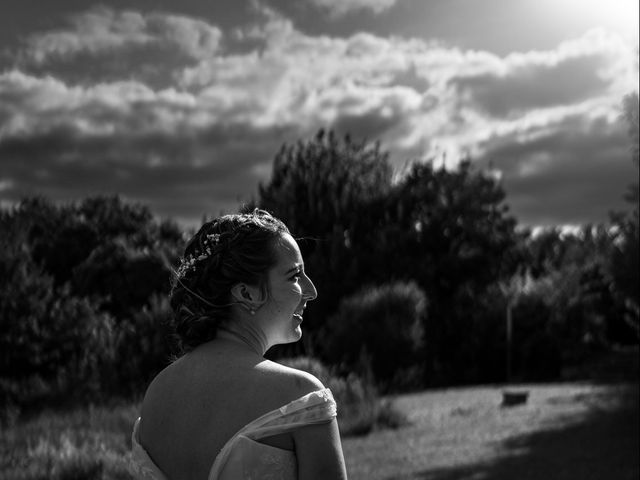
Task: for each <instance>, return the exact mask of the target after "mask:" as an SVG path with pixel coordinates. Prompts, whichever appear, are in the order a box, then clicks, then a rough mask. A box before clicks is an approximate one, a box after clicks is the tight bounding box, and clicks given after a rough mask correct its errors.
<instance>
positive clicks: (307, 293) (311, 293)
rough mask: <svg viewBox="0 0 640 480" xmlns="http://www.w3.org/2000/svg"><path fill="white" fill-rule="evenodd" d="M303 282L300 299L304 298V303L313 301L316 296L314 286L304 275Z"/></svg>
mask: <svg viewBox="0 0 640 480" xmlns="http://www.w3.org/2000/svg"><path fill="white" fill-rule="evenodd" d="M304 280H305V282H304V289H303V291H302V298H304V299H305V300H306V301H311V300H315V298H316V297H317V296H318V291H317V290H316V286H315V285H314V284H313V282H312V281H311V279H310V278H309V277H308V276H307V275H306V274H305V275H304Z"/></svg>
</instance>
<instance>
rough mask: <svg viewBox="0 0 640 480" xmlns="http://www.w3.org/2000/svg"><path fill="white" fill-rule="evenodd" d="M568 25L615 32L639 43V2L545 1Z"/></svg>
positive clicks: (611, 0) (635, 0)
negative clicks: (599, 28)
mask: <svg viewBox="0 0 640 480" xmlns="http://www.w3.org/2000/svg"><path fill="white" fill-rule="evenodd" d="M545 3H548V4H549V8H550V9H551V10H555V14H556V15H559V16H561V17H563V20H564V21H566V22H567V23H568V24H569V23H572V22H576V23H577V22H580V23H584V24H589V25H592V26H593V27H594V28H595V27H601V28H605V29H608V30H612V31H615V32H617V33H619V34H620V35H622V36H624V37H625V38H627V39H630V40H632V39H635V43H636V44H637V43H638V40H637V39H638V3H639V2H638V0H551V1H549V0H545Z"/></svg>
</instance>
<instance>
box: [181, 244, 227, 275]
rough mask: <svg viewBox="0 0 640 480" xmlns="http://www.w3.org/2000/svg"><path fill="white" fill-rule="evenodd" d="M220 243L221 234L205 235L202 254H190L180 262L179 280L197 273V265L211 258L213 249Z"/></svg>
mask: <svg viewBox="0 0 640 480" xmlns="http://www.w3.org/2000/svg"><path fill="white" fill-rule="evenodd" d="M219 243H220V234H219V233H210V234H208V235H205V237H204V240H203V241H202V247H203V250H202V251H201V252H197V251H196V252H195V253H194V254H189V255H187V256H185V257H183V258H182V260H181V261H180V267H179V268H178V271H177V272H176V275H177V276H178V278H184V276H185V275H186V274H187V273H188V272H192V271H195V269H196V263H197V262H201V261H203V260H206V259H207V258H209V256H210V255H211V254H212V249H213V248H214V247H215V246H216V245H218V244H219Z"/></svg>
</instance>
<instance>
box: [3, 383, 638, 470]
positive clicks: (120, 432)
mask: <svg viewBox="0 0 640 480" xmlns="http://www.w3.org/2000/svg"><path fill="white" fill-rule="evenodd" d="M512 388H516V387H512ZM520 388H521V389H525V390H527V391H528V392H529V397H528V401H527V402H526V403H525V404H523V405H518V406H513V407H502V406H501V401H502V391H503V389H502V388H500V387H475V388H456V389H449V390H439V391H427V392H421V393H415V394H409V395H402V396H398V397H396V398H395V399H394V401H395V402H396V405H397V407H398V408H399V409H400V410H402V411H403V412H405V414H406V415H407V417H408V420H409V422H410V423H409V424H408V425H406V426H404V427H402V428H399V429H397V430H383V431H378V432H374V433H372V434H370V435H368V436H364V437H350V438H345V439H344V440H343V447H344V452H345V458H346V461H347V466H348V470H349V478H350V479H351V480H359V479H363V480H364V479H423V480H454V479H456V480H480V479H494V480H506V479H517V480H527V479H530V480H554V479H557V480H569V479H571V480H573V479H581V480H600V479H602V480H605V479H606V480H610V479H615V480H626V479H629V480H637V478H639V475H640V466H639V453H638V451H639V450H638V448H639V444H638V437H639V429H640V424H639V418H638V409H639V407H638V401H639V398H638V384H637V383H636V384H632V383H620V384H587V383H568V384H567V383H564V384H553V385H526V386H521V387H520ZM136 415H137V413H136V407H135V406H132V405H124V406H116V407H113V408H110V409H107V408H97V407H96V408H88V409H83V410H78V411H74V412H68V413H59V412H58V413H51V412H49V413H46V412H45V413H42V414H40V415H38V416H37V417H34V418H32V419H29V420H26V421H17V422H13V424H9V425H4V426H3V428H2V431H1V433H0V477H1V478H3V479H6V480H18V479H20V480H34V479H43V480H44V479H58V480H70V479H76V480H81V479H122V480H125V479H128V478H131V474H130V469H129V458H128V454H127V452H128V449H129V445H130V443H129V435H130V428H131V424H132V423H133V420H134V418H135V416H136Z"/></svg>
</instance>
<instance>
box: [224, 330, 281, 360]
mask: <svg viewBox="0 0 640 480" xmlns="http://www.w3.org/2000/svg"><path fill="white" fill-rule="evenodd" d="M217 337H218V338H220V339H224V340H231V341H233V342H236V343H238V344H239V345H240V346H242V347H244V348H246V349H247V350H250V351H251V352H253V353H255V354H257V355H259V356H261V357H262V356H264V354H265V353H266V351H267V350H268V348H269V347H268V345H267V338H266V336H265V335H264V333H263V332H262V330H261V329H260V328H258V327H257V326H256V325H254V323H253V322H249V321H236V322H230V324H227V325H225V326H224V327H222V328H220V330H219V331H218V335H217Z"/></svg>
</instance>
